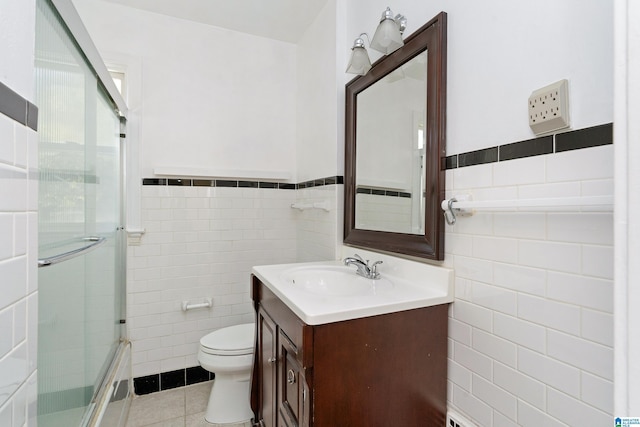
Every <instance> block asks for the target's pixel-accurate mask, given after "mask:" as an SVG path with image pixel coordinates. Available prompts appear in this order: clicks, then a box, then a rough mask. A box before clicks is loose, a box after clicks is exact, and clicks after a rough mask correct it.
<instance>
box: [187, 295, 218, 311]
mask: <svg viewBox="0 0 640 427" xmlns="http://www.w3.org/2000/svg"><path fill="white" fill-rule="evenodd" d="M205 307H206V308H211V307H213V298H205V299H204V302H196V303H194V302H191V301H182V311H187V310H193V309H196V308H205Z"/></svg>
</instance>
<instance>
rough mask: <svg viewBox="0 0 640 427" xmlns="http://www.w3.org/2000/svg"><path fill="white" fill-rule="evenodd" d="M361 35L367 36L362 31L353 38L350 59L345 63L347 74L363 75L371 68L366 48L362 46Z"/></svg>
mask: <svg viewBox="0 0 640 427" xmlns="http://www.w3.org/2000/svg"><path fill="white" fill-rule="evenodd" d="M362 36H367V38H369V36H368V35H367V33H362V34H360V35H359V36H358V38H357V39H355V40H354V42H353V47H352V48H351V59H350V60H349V65H347V73H349V74H359V75H361V76H364V75H365V74H367V72H368V71H369V70H370V69H371V60H370V59H369V54H368V53H367V49H366V48H365V47H364V40H363V39H362Z"/></svg>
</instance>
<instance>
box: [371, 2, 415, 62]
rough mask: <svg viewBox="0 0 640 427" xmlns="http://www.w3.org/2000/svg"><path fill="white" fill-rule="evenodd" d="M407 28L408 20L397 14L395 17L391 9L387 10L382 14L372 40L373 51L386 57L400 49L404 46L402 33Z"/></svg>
mask: <svg viewBox="0 0 640 427" xmlns="http://www.w3.org/2000/svg"><path fill="white" fill-rule="evenodd" d="M406 28H407V18H405V17H404V16H402V15H400V14H397V15H396V16H395V17H394V16H393V12H391V9H389V8H388V7H387V9H386V10H385V11H384V12H382V16H381V17H380V23H379V24H378V28H376V32H375V34H374V35H373V39H372V40H371V44H370V46H371V49H375V50H377V51H378V52H382V53H384V54H385V55H389V54H390V53H392V52H394V51H396V50H398V49H400V48H401V47H402V46H404V42H403V41H402V33H404V30H405V29H406Z"/></svg>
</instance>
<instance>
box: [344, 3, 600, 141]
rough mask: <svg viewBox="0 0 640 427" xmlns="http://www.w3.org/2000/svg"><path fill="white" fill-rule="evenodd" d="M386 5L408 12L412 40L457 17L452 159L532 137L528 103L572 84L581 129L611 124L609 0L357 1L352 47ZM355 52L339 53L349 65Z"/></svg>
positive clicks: (450, 97) (352, 8)
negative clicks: (440, 18) (424, 28)
mask: <svg viewBox="0 0 640 427" xmlns="http://www.w3.org/2000/svg"><path fill="white" fill-rule="evenodd" d="M387 6H390V7H391V9H392V10H393V12H394V13H402V14H404V15H405V16H407V18H408V25H407V30H406V31H405V34H406V35H409V34H411V33H412V32H414V31H415V30H416V29H418V28H419V27H420V26H421V25H423V24H424V23H426V22H427V21H428V20H429V19H431V18H432V17H433V16H435V15H436V14H437V13H439V12H440V11H445V12H447V13H448V17H449V22H448V24H449V25H448V50H447V56H448V58H447V63H448V75H447V79H448V85H447V153H449V154H456V153H461V152H467V151H473V150H476V149H481V148H485V147H488V146H494V145H497V144H502V143H507V142H511V141H520V140H525V139H529V138H532V137H533V136H534V135H533V133H532V132H531V130H530V129H529V126H528V116H527V99H528V98H529V96H530V94H531V92H532V91H533V90H535V89H538V88H540V87H543V86H546V85H547V84H549V83H552V82H555V81H558V80H560V79H563V78H566V79H569V93H570V95H569V96H570V110H571V120H572V127H573V128H574V129H580V128H583V127H587V126H593V125H596V124H601V123H608V122H611V121H612V118H613V111H612V105H613V92H612V91H613V78H612V73H611V64H612V61H613V53H612V45H613V31H612V14H613V10H612V6H611V4H610V3H607V2H601V1H597V0H589V1H579V0H570V1H563V2H561V3H558V2H554V1H553V0H543V1H538V2H525V3H513V2H510V1H508V0H492V1H489V2H473V1H458V2H447V1H432V2H420V1H415V0H398V1H396V2H394V3H393V4H388V3H387V2H384V1H381V0H372V1H363V0H357V1H353V2H349V4H348V11H347V17H348V24H347V37H348V42H349V43H352V42H353V39H355V38H356V37H357V36H358V34H359V33H361V32H368V33H373V32H374V31H375V27H376V24H377V22H378V21H379V19H380V14H381V12H382V11H383V10H384V9H385V7H387ZM549 46H550V48H549ZM350 53H351V52H350V50H349V49H348V48H347V49H344V50H343V51H338V53H337V54H338V60H339V61H343V63H344V65H345V67H346V63H347V61H348V59H349V54H350ZM369 54H370V57H371V59H372V60H374V59H376V58H378V57H379V54H378V53H377V52H375V51H371V50H370V51H369ZM541 58H545V61H544V62H543V61H542V60H541ZM352 77H353V76H352V75H345V77H344V82H347V81H348V80H350V79H351V78H352ZM498 112H499V114H498ZM494 114H495V115H494ZM489 130H490V131H491V132H488V131H489Z"/></svg>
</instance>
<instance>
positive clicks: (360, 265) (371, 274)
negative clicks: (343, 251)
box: [344, 254, 382, 279]
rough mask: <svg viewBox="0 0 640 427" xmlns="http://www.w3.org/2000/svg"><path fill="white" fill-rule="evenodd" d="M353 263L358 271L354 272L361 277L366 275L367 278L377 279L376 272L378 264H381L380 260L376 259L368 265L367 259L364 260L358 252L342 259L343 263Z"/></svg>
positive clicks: (378, 274) (378, 276)
mask: <svg viewBox="0 0 640 427" xmlns="http://www.w3.org/2000/svg"><path fill="white" fill-rule="evenodd" d="M351 264H353V265H355V266H356V268H357V269H358V271H356V274H359V275H360V276H362V277H366V278H367V279H379V278H380V273H378V264H382V261H376V262H374V263H373V265H371V267H369V260H367V261H365V260H363V259H362V257H361V256H360V255H358V254H354V255H353V256H352V257H346V258H345V259H344V265H351Z"/></svg>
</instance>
